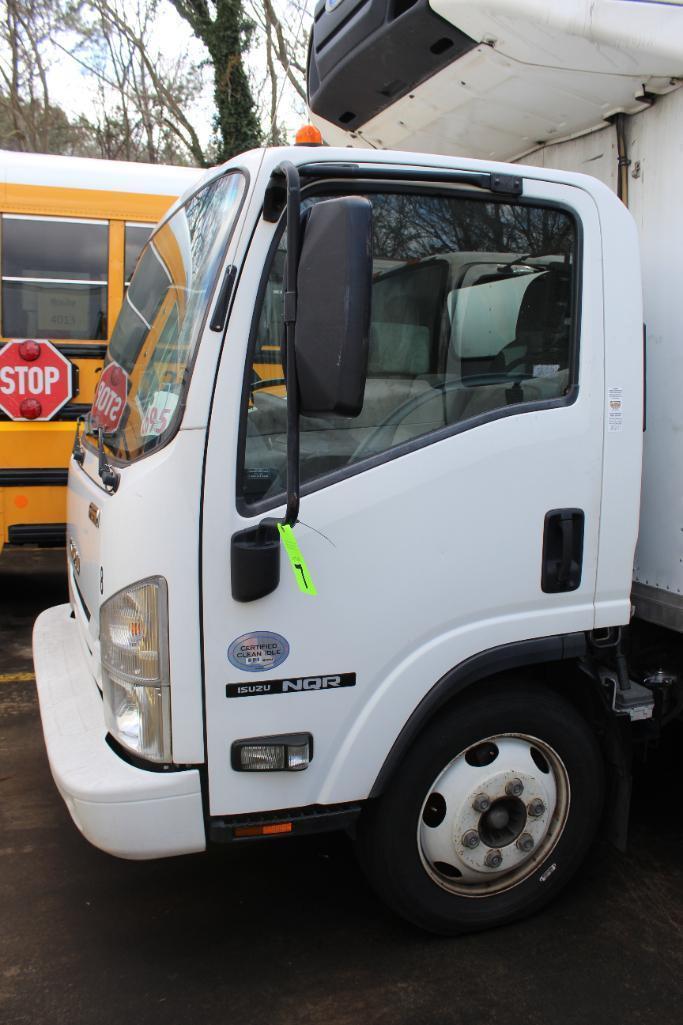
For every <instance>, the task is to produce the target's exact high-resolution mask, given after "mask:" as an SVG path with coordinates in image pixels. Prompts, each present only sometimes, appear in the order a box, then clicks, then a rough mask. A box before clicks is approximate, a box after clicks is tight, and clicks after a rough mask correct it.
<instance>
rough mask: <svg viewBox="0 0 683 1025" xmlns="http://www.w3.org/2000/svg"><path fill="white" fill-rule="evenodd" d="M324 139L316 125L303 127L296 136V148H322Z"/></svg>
mask: <svg viewBox="0 0 683 1025" xmlns="http://www.w3.org/2000/svg"><path fill="white" fill-rule="evenodd" d="M322 144H323V137H322V135H321V133H320V129H318V128H316V127H315V125H302V126H301V128H300V129H299V130H298V132H297V133H296V135H295V136H294V145H295V146H322Z"/></svg>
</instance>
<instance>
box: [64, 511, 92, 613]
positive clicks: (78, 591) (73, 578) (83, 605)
mask: <svg viewBox="0 0 683 1025" xmlns="http://www.w3.org/2000/svg"><path fill="white" fill-rule="evenodd" d="M65 530H66V524H65ZM65 540H66V537H65ZM71 582H72V584H73V585H74V588H75V589H76V594H77V595H78V600H79V602H80V603H81V608H82V609H83V615H84V616H85V618H86V619H87V620H88V622H90V620H91V619H92V616H91V615H90V609H89V608H88V606H87V604H86V601H85V598H84V597H83V592H82V591H81V589H80V587H79V586H78V580H77V579H76V574H75V573H72V574H71Z"/></svg>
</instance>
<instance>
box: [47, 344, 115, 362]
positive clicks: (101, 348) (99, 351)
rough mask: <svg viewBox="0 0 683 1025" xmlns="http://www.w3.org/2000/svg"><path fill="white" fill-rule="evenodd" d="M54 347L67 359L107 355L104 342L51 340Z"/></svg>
mask: <svg viewBox="0 0 683 1025" xmlns="http://www.w3.org/2000/svg"><path fill="white" fill-rule="evenodd" d="M52 344H53V345H54V347H55V349H58V350H59V352H61V354H62V356H66V357H68V359H104V357H105V356H106V355H107V343H106V342H81V343H80V344H73V345H72V344H71V343H70V342H68V343H67V342H53V343H52Z"/></svg>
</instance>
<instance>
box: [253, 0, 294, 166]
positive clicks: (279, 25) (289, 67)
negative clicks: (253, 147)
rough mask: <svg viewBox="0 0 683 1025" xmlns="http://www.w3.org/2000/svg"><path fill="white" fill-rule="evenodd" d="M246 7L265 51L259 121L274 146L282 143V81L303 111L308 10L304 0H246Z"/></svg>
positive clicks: (267, 138)
mask: <svg viewBox="0 0 683 1025" xmlns="http://www.w3.org/2000/svg"><path fill="white" fill-rule="evenodd" d="M246 10H247V12H248V14H249V16H250V17H251V18H252V20H253V21H254V23H255V24H256V26H257V29H258V31H259V34H260V36H261V38H262V39H263V41H264V45H265V51H266V79H265V81H264V82H263V83H262V86H261V89H260V96H261V97H262V96H263V95H264V94H267V96H268V103H267V104H265V103H263V101H261V106H262V120H263V121H264V123H267V125H268V128H267V131H266V141H267V142H268V143H269V144H270V145H272V146H277V145H280V144H281V143H282V142H284V136H283V131H282V128H281V126H280V125H279V123H278V108H279V104H280V101H281V99H282V94H283V90H284V87H285V83H287V84H288V85H289V87H290V89H291V90H293V93H294V95H295V96H296V98H297V99H298V100H299V102H300V104H301V107H302V112H303V109H304V108H305V106H306V51H307V45H308V34H307V32H306V28H305V26H306V24H307V20H309V19H308V17H307V15H308V10H307V5H306V2H305V0H282V2H281V3H279V4H278V6H277V7H276V5H275V3H274V2H273V0H247V2H246Z"/></svg>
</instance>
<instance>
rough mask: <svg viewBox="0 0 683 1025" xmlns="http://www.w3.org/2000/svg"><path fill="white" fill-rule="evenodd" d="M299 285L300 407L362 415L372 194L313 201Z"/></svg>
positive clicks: (330, 413)
mask: <svg viewBox="0 0 683 1025" xmlns="http://www.w3.org/2000/svg"><path fill="white" fill-rule="evenodd" d="M297 292H298V295H297V312H296V336H295V337H296V342H295V349H296V372H297V378H298V383H299V412H300V413H301V414H302V415H303V416H349V417H352V416H358V414H359V413H360V411H361V409H362V408H363V397H364V394H365V378H366V376H367V368H368V333H369V330H370V304H371V299H372V206H371V204H370V203H369V201H368V200H367V199H364V198H363V197H362V196H343V197H340V198H338V199H327V200H323V201H322V202H320V203H316V204H314V205H313V206H312V207H311V208H310V210H309V211H308V213H307V216H306V219H305V221H304V238H303V244H302V246H301V256H300V259H299V270H298V276H297Z"/></svg>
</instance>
